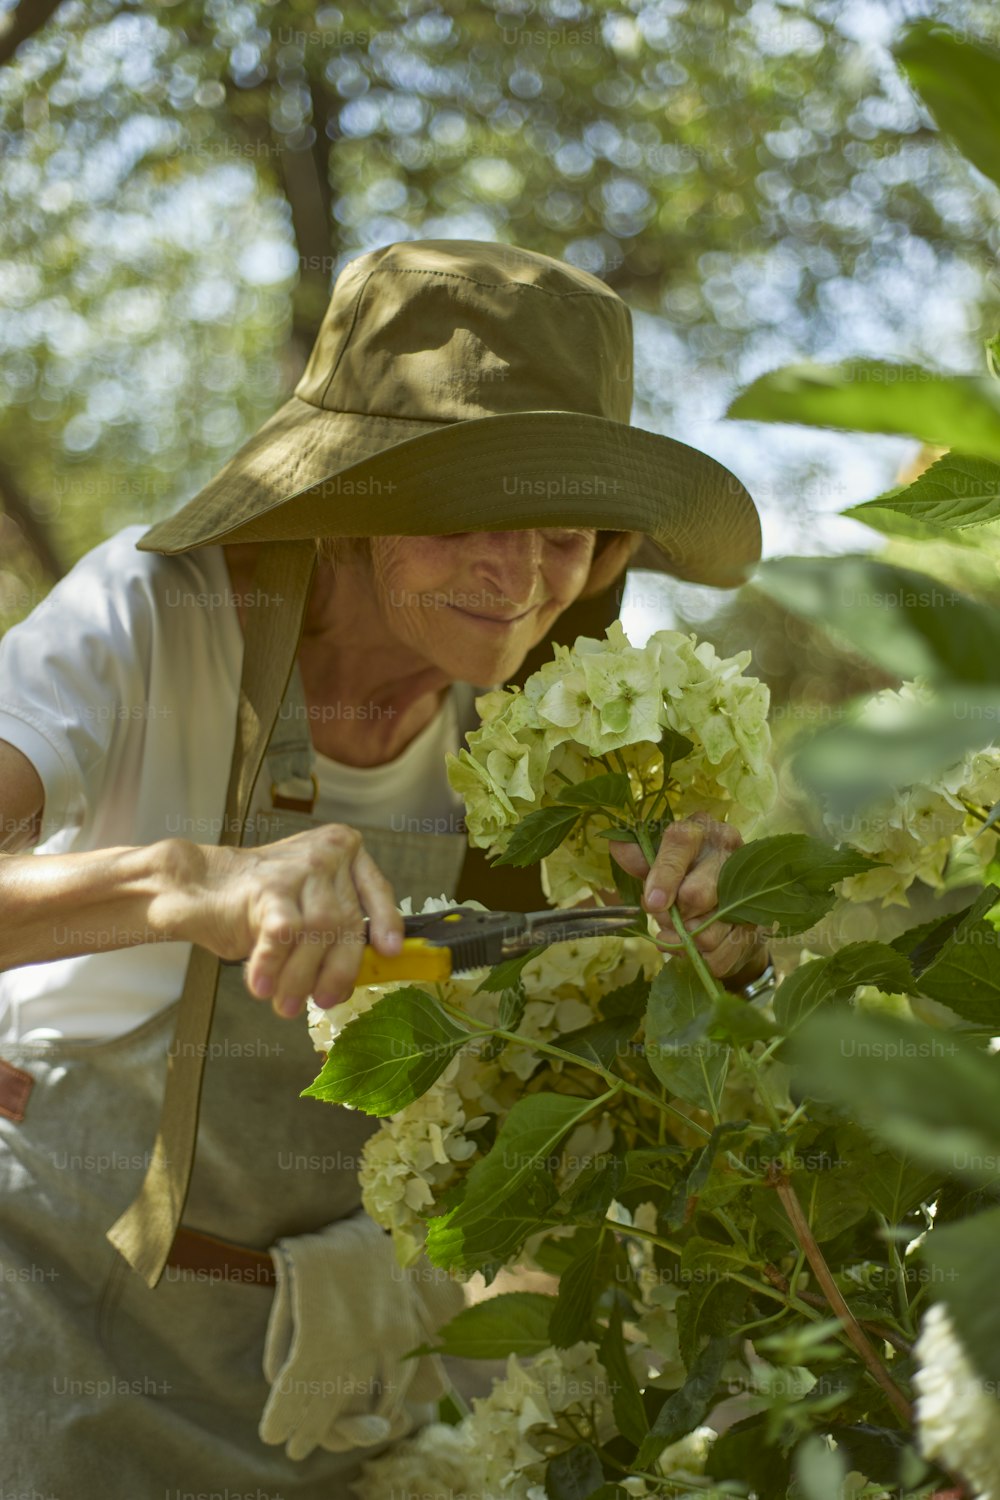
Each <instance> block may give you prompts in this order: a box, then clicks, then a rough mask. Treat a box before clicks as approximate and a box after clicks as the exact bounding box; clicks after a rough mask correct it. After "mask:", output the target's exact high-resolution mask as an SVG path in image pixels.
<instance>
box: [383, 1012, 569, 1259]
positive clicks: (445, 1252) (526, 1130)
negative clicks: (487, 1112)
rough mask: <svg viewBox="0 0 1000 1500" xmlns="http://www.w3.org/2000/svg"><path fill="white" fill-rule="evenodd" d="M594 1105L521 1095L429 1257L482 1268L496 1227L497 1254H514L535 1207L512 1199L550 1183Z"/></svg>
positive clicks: (440, 1222) (432, 1230)
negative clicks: (505, 1221)
mask: <svg viewBox="0 0 1000 1500" xmlns="http://www.w3.org/2000/svg"><path fill="white" fill-rule="evenodd" d="M355 1024H356V1023H355ZM593 1107H594V1101H593V1100H592V1099H579V1098H576V1097H575V1096H573V1095H569V1094H532V1095H529V1096H528V1097H527V1098H522V1099H518V1100H517V1101H516V1102H515V1103H514V1105H513V1106H512V1107H511V1110H510V1112H509V1114H508V1115H507V1118H506V1119H505V1120H504V1122H503V1124H502V1126H501V1127H500V1130H499V1132H498V1134H497V1138H496V1141H495V1142H494V1144H493V1149H492V1150H491V1151H490V1152H489V1154H488V1155H487V1156H484V1157H482V1158H481V1159H480V1160H479V1161H477V1162H476V1164H475V1165H474V1166H473V1168H472V1170H471V1172H470V1173H469V1175H468V1177H467V1179H466V1185H465V1196H464V1198H463V1199H462V1202H461V1203H460V1204H459V1205H458V1206H457V1207H456V1208H453V1209H451V1210H450V1211H449V1212H448V1213H447V1214H441V1215H438V1216H437V1217H435V1218H433V1219H431V1220H430V1222H429V1224H428V1226H427V1256H428V1259H429V1260H431V1261H432V1262H433V1263H434V1264H435V1265H440V1266H445V1267H448V1268H449V1269H451V1268H455V1269H459V1270H465V1269H469V1270H475V1269H477V1267H476V1266H475V1265H473V1264H470V1256H471V1257H475V1256H478V1255H479V1254H480V1253H481V1249H482V1246H483V1245H484V1244H487V1245H488V1243H489V1239H490V1234H491V1232H492V1231H491V1226H493V1230H494V1231H495V1233H496V1239H497V1246H496V1248H497V1253H498V1254H501V1253H509V1252H508V1250H507V1246H508V1245H509V1244H510V1243H511V1241H512V1240H513V1239H514V1238H515V1237H516V1234H517V1233H520V1226H521V1224H522V1222H523V1220H524V1219H525V1217H526V1216H527V1211H528V1209H530V1206H531V1205H530V1202H528V1203H526V1202H524V1201H523V1199H522V1200H518V1202H517V1205H516V1206H517V1208H518V1210H519V1211H518V1212H515V1213H513V1214H512V1215H511V1214H510V1209H511V1200H512V1199H515V1198H516V1195H517V1194H518V1191H519V1189H521V1188H524V1187H527V1186H528V1185H529V1184H537V1183H539V1182H540V1181H541V1180H546V1181H547V1179H546V1178H545V1176H544V1164H545V1163H547V1161H548V1158H549V1157H550V1156H551V1155H552V1153H553V1151H554V1150H555V1148H556V1146H557V1145H558V1144H559V1142H560V1140H561V1139H562V1137H563V1136H564V1135H565V1134H566V1132H567V1131H568V1130H570V1129H571V1128H572V1127H573V1126H574V1125H576V1124H577V1123H578V1122H579V1121H580V1120H582V1119H583V1118H584V1116H585V1115H587V1114H588V1113H589V1112H590V1111H591V1110H592V1109H593ZM554 1196H555V1189H554V1188H551V1185H550V1198H549V1204H551V1202H552V1200H553V1198H554ZM505 1212H507V1213H508V1215H509V1216H510V1217H511V1218H512V1220H513V1222H512V1223H511V1224H510V1225H509V1228H508V1229H507V1230H506V1231H505V1232H504V1233H503V1234H501V1233H500V1224H499V1220H500V1219H501V1218H502V1216H503V1215H504V1213H505ZM520 1243H521V1244H523V1238H522V1240H521V1241H520Z"/></svg>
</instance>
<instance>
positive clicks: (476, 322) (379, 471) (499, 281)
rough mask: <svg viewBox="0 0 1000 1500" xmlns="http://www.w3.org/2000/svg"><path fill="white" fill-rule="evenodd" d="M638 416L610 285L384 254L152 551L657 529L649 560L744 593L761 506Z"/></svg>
mask: <svg viewBox="0 0 1000 1500" xmlns="http://www.w3.org/2000/svg"><path fill="white" fill-rule="evenodd" d="M631 410H632V320H631V313H630V311H629V308H628V305H627V303H625V302H624V301H623V300H622V299H621V298H620V297H619V296H618V294H617V293H616V292H614V291H612V290H611V288H610V287H608V286H606V285H605V283H604V282H603V281H600V280H599V279H598V278H597V277H596V276H592V275H590V274H589V273H588V272H586V271H581V270H578V269H576V268H575V267H573V266H570V265H566V264H564V263H563V262H562V261H558V260H555V259H553V258H552V257H551V256H548V255H540V254H538V253H536V252H534V251H529V250H521V249H518V248H517V247H516V246H512V245H502V244H488V243H479V242H478V241H474V240H412V241H406V242H403V243H401V244H395V245H387V246H385V247H384V248H382V249H379V250H373V251H370V252H368V253H367V254H365V255H360V256H358V257H357V259H355V260H352V261H351V262H350V263H349V264H348V265H347V266H346V267H345V268H344V270H343V271H342V272H341V274H340V276H339V277H338V278H337V282H336V285H335V287H334V290H333V295H332V297H331V300H330V306H329V309H328V311H327V314H326V317H325V318H324V320H323V325H322V327H321V329H320V332H319V336H318V338H317V340H316V344H315V347H314V349H313V351H312V355H311V357H310V359H309V363H308V365H307V366H306V369H305V372H304V373H303V375H302V378H301V380H300V381H299V383H298V385H297V386H296V388H295V392H294V394H293V395H292V396H291V397H290V398H289V400H287V401H286V402H285V404H284V405H283V406H282V407H280V408H279V409H278V411H276V412H275V414H274V416H273V417H271V418H270V419H269V420H268V421H267V422H265V423H264V425H263V426H262V427H261V428H260V429H259V430H258V431H257V432H256V433H255V434H254V435H253V437H251V438H250V440H249V441H248V442H246V443H245V444H244V445H243V447H242V448H240V450H239V451H238V452H237V453H236V454H235V455H234V456H233V458H231V459H230V460H229V462H228V463H227V464H226V465H225V467H224V468H223V469H222V470H221V471H220V472H219V473H218V474H217V475H216V476H215V478H214V479H213V480H211V482H210V483H209V484H207V485H206V486H205V488H204V489H202V490H201V491H200V492H199V493H198V494H197V495H196V496H195V497H194V499H193V500H189V501H188V502H187V504H186V505H183V506H182V507H181V508H180V510H178V511H177V512H176V513H175V514H174V515H172V516H169V517H167V518H166V519H165V520H163V521H160V522H159V523H158V524H157V525H155V526H152V527H151V528H150V530H149V531H147V532H146V533H145V534H144V536H143V537H142V538H141V539H140V541H139V543H138V546H139V547H140V548H141V549H142V550H147V551H155V552H167V553H176V552H187V551H189V550H190V549H191V548H193V547H201V546H205V545H206V544H208V543H212V542H223V541H224V542H227V543H236V542H260V541H268V542H273V541H293V540H307V539H314V538H316V537H320V536H370V535H376V536H386V535H393V534H396V535H441V534H444V533H446V532H459V531H476V530H498V529H499V530H508V529H511V530H513V529H518V528H521V527H535V526H560V525H567V526H594V527H597V528H599V529H602V530H615V531H632V532H636V533H640V534H644V535H645V536H646V537H648V538H649V540H650V542H651V543H652V544H653V545H652V546H651V547H646V548H644V549H643V553H642V559H641V565H642V566H645V567H654V568H660V569H662V570H663V571H665V572H669V573H672V574H673V575H674V576H676V577H678V578H684V579H688V580H690V581H692V582H696V583H706V584H714V585H716V586H717V587H722V588H728V587H733V586H735V585H737V584H739V583H742V582H743V581H744V579H745V578H746V576H747V573H748V571H749V569H750V568H752V566H753V565H754V564H755V563H756V562H757V561H758V560H759V558H760V527H759V522H758V518H757V513H756V510H755V508H754V504H753V501H752V500H751V498H750V496H749V494H748V493H747V491H746V490H745V488H744V487H743V485H742V484H741V483H740V481H739V480H738V479H737V478H736V477H735V476H734V475H733V474H731V473H730V472H729V470H728V469H726V468H724V467H723V465H722V464H720V463H717V462H716V461H715V460H714V459H712V458H709V457H708V456H707V455H706V454H704V453H701V452H699V451H698V450H697V449H695V448H690V447H688V446H687V445H686V444H685V443H681V442H678V441H676V440H675V439H673V438H667V437H662V436H660V435H658V434H657V433H652V432H645V431H643V430H642V429H641V428H638V427H632V426H630V425H629V417H630V415H631Z"/></svg>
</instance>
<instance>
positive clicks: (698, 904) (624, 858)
mask: <svg viewBox="0 0 1000 1500" xmlns="http://www.w3.org/2000/svg"><path fill="white" fill-rule="evenodd" d="M742 843H743V838H742V835H741V834H740V832H739V830H738V829H736V828H733V827H732V826H731V825H730V824H728V823H719V822H717V821H716V819H715V818H710V817H709V816H708V814H707V813H692V815H691V817H689V818H682V819H679V820H678V821H677V822H676V823H671V824H670V825H669V826H668V827H667V828H665V829H664V831H663V837H662V838H661V840H660V847H659V849H658V851H657V854H656V859H655V861H654V863H653V866H652V869H650V866H649V863H648V861H647V860H646V856H645V855H644V854H643V852H642V850H641V849H640V848H639V846H638V844H629V843H625V842H622V841H620V840H618V839H613V840H609V845H608V846H609V848H610V850H611V857H612V859H614V860H616V861H617V863H618V864H619V865H621V867H622V869H623V870H627V871H628V873H629V874H630V875H635V876H637V878H638V879H640V880H643V881H644V882H645V888H644V891H643V898H642V906H643V909H644V910H645V911H648V912H650V913H651V915H652V916H653V917H655V918H656V921H657V925H658V926H659V928H660V931H661V935H662V937H663V938H664V940H665V941H667V942H669V943H679V942H680V936H679V934H678V933H677V931H676V929H675V927H674V925H673V923H672V922H671V920H670V918H669V916H668V915H667V913H668V912H669V910H670V907H671V906H672V905H673V904H674V903H675V902H676V904H677V910H678V912H679V913H680V917H681V921H682V922H683V923H684V925H685V927H686V928H688V929H690V928H691V927H692V926H695V925H697V924H699V923H701V922H703V921H704V920H705V918H706V917H710V916H711V915H712V914H713V912H715V911H716V910H717V902H718V884H719V872H720V870H721V869H722V866H723V864H724V863H725V861H726V860H727V859H728V858H729V856H730V854H732V852H733V850H734V849H739V848H740V847H741V845H742ZM657 892H659V893H661V894H660V899H659V900H657V899H656V893H657ZM693 941H694V944H695V947H696V948H697V949H698V951H699V953H701V955H702V956H703V958H704V960H705V966H706V968H707V969H708V970H709V972H710V973H711V974H712V975H713V976H714V977H715V978H716V979H728V980H730V981H731V982H736V983H739V984H749V982H750V980H751V979H755V978H756V977H757V976H758V974H761V973H763V971H764V969H765V968H766V967H767V961H768V960H767V944H766V942H765V940H764V937H763V934H762V932H761V929H760V928H759V927H757V926H752V925H749V924H747V923H744V922H738V923H733V922H712V923H711V925H710V926H708V927H706V928H705V929H704V931H703V932H699V933H698V935H697V936H696V937H695V938H694V939H693ZM681 951H683V950H681Z"/></svg>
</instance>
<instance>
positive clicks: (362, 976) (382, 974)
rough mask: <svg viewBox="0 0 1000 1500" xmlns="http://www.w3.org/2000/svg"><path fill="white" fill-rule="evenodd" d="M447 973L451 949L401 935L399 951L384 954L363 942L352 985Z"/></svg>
mask: <svg viewBox="0 0 1000 1500" xmlns="http://www.w3.org/2000/svg"><path fill="white" fill-rule="evenodd" d="M450 974H451V949H450V948H439V947H436V946H435V945H434V944H433V943H426V942H424V939H423V938H404V939H403V947H402V950H401V951H400V952H399V953H394V954H393V955H392V957H391V958H390V957H387V956H386V955H385V954H383V953H379V952H378V950H377V949H376V948H373V947H372V946H371V944H370V943H366V944H365V951H364V954H363V955H362V959H361V969H360V971H359V973H358V977H357V979H356V980H355V984H356V985H362V984H388V983H389V982H390V980H394V979H447V978H448V977H449V975H450Z"/></svg>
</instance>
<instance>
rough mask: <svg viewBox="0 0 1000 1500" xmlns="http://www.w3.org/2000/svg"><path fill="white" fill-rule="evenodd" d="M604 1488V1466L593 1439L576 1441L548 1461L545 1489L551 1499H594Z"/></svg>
mask: <svg viewBox="0 0 1000 1500" xmlns="http://www.w3.org/2000/svg"><path fill="white" fill-rule="evenodd" d="M603 1488H604V1470H603V1469H602V1468H601V1460H600V1459H599V1458H598V1456H597V1450H596V1449H595V1448H593V1447H592V1446H591V1445H590V1443H577V1444H576V1445H575V1446H574V1447H572V1448H568V1449H567V1450H566V1452H565V1453H560V1454H559V1455H558V1456H557V1457H556V1458H553V1459H551V1460H550V1461H549V1463H548V1465H547V1467H546V1470H545V1493H546V1495H547V1496H548V1497H549V1500H591V1496H593V1495H594V1494H595V1493H596V1492H597V1491H599V1490H601V1489H603Z"/></svg>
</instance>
